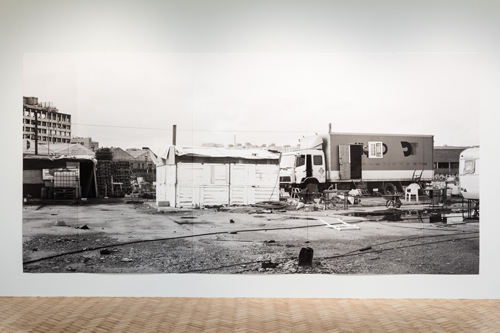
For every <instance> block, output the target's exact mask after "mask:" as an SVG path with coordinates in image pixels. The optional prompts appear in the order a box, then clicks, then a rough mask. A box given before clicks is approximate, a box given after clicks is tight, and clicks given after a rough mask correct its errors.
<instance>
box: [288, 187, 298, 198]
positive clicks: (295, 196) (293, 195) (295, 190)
mask: <svg viewBox="0 0 500 333" xmlns="http://www.w3.org/2000/svg"><path fill="white" fill-rule="evenodd" d="M299 193H300V188H298V187H295V188H293V189H292V195H291V196H290V197H291V198H292V199H293V198H295V199H300V197H299Z"/></svg>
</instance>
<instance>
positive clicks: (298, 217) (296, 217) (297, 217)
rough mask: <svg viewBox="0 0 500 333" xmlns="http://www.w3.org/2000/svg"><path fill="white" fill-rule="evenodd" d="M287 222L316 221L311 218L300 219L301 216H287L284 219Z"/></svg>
mask: <svg viewBox="0 0 500 333" xmlns="http://www.w3.org/2000/svg"><path fill="white" fill-rule="evenodd" d="M286 219H287V220H310V221H316V220H317V219H315V218H313V217H302V216H289V217H287V218H286Z"/></svg>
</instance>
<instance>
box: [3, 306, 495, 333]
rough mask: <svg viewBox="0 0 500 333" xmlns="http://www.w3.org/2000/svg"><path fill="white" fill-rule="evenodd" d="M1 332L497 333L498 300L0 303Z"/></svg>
mask: <svg viewBox="0 0 500 333" xmlns="http://www.w3.org/2000/svg"><path fill="white" fill-rule="evenodd" d="M0 332H2V333H6V332H8V333H11V332H12V333H14V332H19V333H20V332H37V333H45V332H144V333H153V332H384V333H385V332H474V333H478V332H500V300H407V299H401V300H399V299H398V300H394V299H393V300H385V299H264V298H129V297H127V298H125V297H124V298H120V297H118V298H111V297H95V298H93V297H89V298H78V297H60V298H57V297H43V298H39V297H2V298H0Z"/></svg>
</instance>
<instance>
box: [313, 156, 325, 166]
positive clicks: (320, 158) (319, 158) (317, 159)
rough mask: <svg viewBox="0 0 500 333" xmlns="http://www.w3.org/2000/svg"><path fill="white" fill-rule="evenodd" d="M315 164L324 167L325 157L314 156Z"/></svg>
mask: <svg viewBox="0 0 500 333" xmlns="http://www.w3.org/2000/svg"><path fill="white" fill-rule="evenodd" d="M313 164H314V165H322V164H323V156H321V155H314V156H313Z"/></svg>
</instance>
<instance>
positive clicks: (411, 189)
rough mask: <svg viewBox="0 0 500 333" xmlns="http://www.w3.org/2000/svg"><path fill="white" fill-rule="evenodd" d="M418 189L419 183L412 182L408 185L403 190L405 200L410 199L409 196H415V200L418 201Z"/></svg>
mask: <svg viewBox="0 0 500 333" xmlns="http://www.w3.org/2000/svg"><path fill="white" fill-rule="evenodd" d="M419 190H420V185H418V184H416V183H412V184H410V185H408V187H407V188H406V191H405V200H406V201H411V196H412V195H414V196H415V201H418V191H419Z"/></svg>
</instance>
